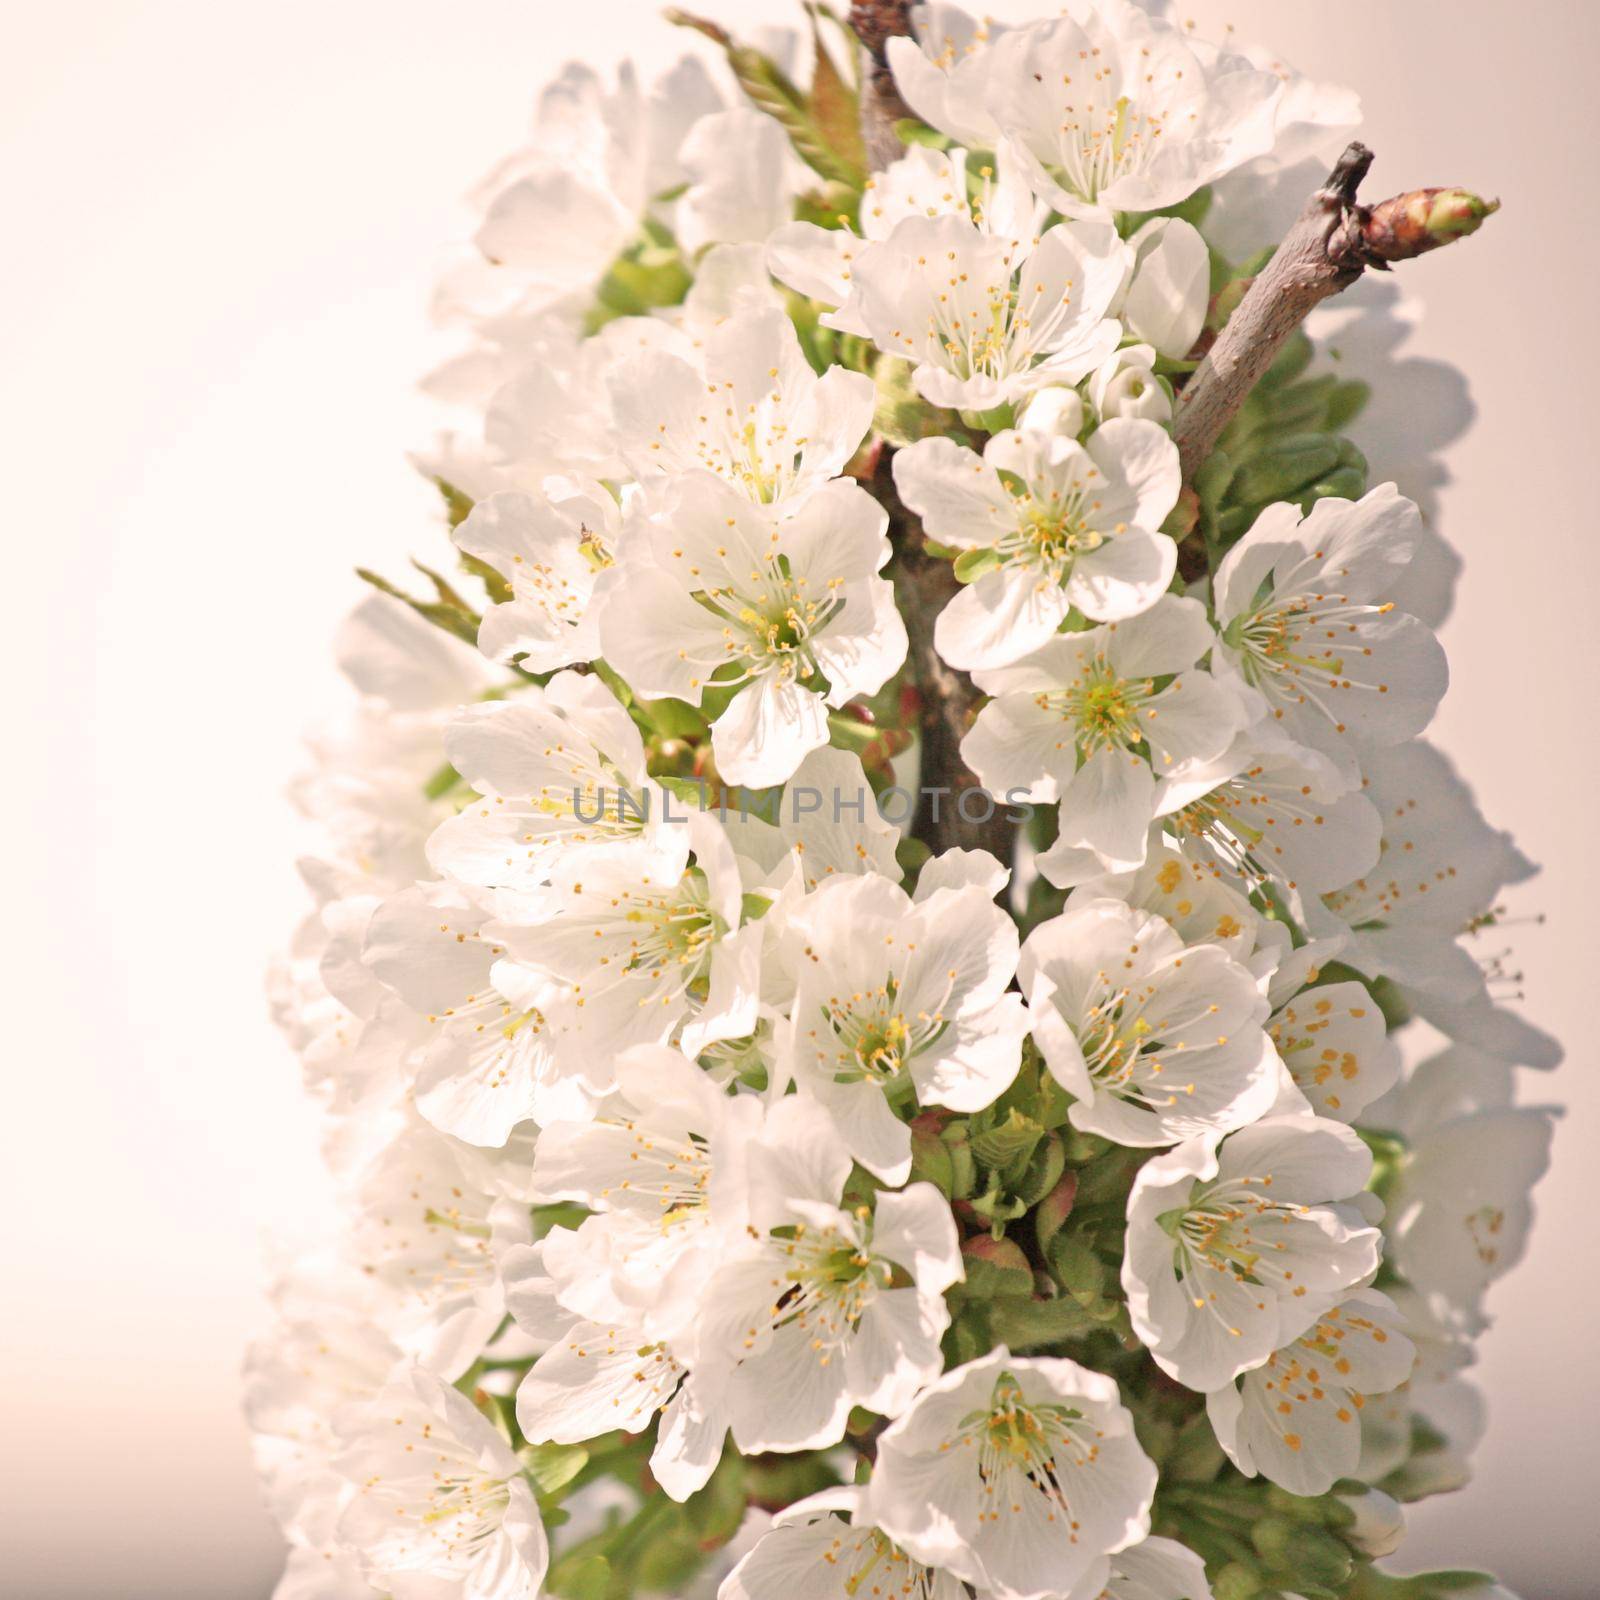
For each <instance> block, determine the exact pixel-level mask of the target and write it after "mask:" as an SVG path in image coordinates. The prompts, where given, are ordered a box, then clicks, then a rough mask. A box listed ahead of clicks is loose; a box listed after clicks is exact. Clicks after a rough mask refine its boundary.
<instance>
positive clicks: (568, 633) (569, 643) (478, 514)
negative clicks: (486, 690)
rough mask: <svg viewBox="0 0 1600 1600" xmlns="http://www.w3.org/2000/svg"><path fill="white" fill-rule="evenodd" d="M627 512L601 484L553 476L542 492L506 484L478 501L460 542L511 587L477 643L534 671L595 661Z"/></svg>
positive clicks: (488, 615) (490, 612)
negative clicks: (603, 598)
mask: <svg viewBox="0 0 1600 1600" xmlns="http://www.w3.org/2000/svg"><path fill="white" fill-rule="evenodd" d="M621 529H622V513H621V511H620V510H619V509H618V506H617V502H616V501H615V500H614V499H613V498H612V496H611V495H610V494H608V493H607V492H606V490H605V489H603V488H602V487H601V486H600V485H599V484H597V483H585V482H583V481H582V480H563V479H555V478H552V479H549V480H547V482H546V484H545V487H544V490H543V492H542V493H540V494H537V495H533V494H526V493H523V492H522V491H520V490H506V491H503V492H501V493H500V494H494V495H490V496H489V498H488V499H487V500H481V501H479V502H478V504H477V505H475V506H474V507H473V508H472V510H471V512H469V513H468V515H467V517H466V519H465V520H464V521H463V522H462V523H461V525H460V526H459V527H458V528H457V529H456V530H455V535H454V537H455V541H456V544H457V545H458V546H459V547H460V548H461V549H462V550H464V551H466V553H467V554H468V555H470V556H475V557H477V559H478V560H480V561H484V562H487V563H488V564H489V565H490V566H491V567H493V568H494V569H495V571H497V572H498V573H499V574H500V576H501V577H502V578H504V579H505V580H506V582H507V584H509V585H510V588H511V598H510V599H509V600H504V601H501V602H498V603H496V604H494V605H491V606H489V607H488V609H487V610H486V611H485V612H484V615H483V622H482V625H481V626H480V627H479V630H478V647H479V648H480V649H481V650H482V651H483V653H484V654H485V655H486V656H488V657H489V658H490V659H491V660H493V661H510V660H513V659H514V658H518V657H520V658H521V662H522V665H523V666H524V667H525V668H526V669H527V670H528V671H529V672H550V671H553V670H554V669H555V668H557V667H567V666H571V665H572V664H573V663H574V662H576V661H590V660H592V659H593V658H594V657H595V656H596V655H598V654H599V652H600V615H599V597H600V595H601V594H602V593H603V592H604V587H605V584H606V583H607V581H608V578H607V574H608V573H609V572H610V571H611V570H612V564H613V562H614V561H615V559H616V548H617V540H618V538H619V537H620V534H621Z"/></svg>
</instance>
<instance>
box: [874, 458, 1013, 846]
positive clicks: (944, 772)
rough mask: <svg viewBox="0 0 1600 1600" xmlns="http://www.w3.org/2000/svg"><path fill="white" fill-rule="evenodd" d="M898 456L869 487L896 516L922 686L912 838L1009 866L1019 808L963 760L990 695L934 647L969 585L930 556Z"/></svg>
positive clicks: (914, 673) (915, 676)
mask: <svg viewBox="0 0 1600 1600" xmlns="http://www.w3.org/2000/svg"><path fill="white" fill-rule="evenodd" d="M893 454H894V452H893V451H892V450H891V449H889V448H888V446H885V447H884V448H883V450H882V451H881V453H880V454H879V457H878V460H877V464H876V467H875V469H874V472H873V476H872V478H871V480H870V482H869V484H868V487H869V488H870V489H871V490H872V493H873V495H874V496H875V497H876V498H877V500H878V501H879V503H880V504H881V505H883V506H884V508H885V509H886V510H887V511H888V513H889V529H890V538H891V539H892V541H893V543H894V551H895V554H894V562H893V565H892V566H891V567H890V569H889V576H890V578H891V579H892V580H893V582H894V593H895V600H896V602H897V603H898V605H899V607H900V615H901V616H902V617H903V618H904V620H905V625H906V640H907V650H906V660H907V664H908V665H909V667H910V669H911V677H912V681H913V682H914V684H915V686H916V691H917V710H916V716H917V731H918V734H919V738H920V751H921V759H920V764H919V771H920V777H919V780H918V782H919V788H920V793H919V795H918V797H917V809H916V814H915V817H914V819H913V822H912V829H911V831H912V836H913V837H914V838H917V839H920V840H921V841H922V842H923V843H924V844H926V845H927V846H928V848H929V849H930V850H932V851H933V852H934V853H935V854H936V855H937V854H938V853H939V852H941V851H944V850H951V849H957V848H964V849H968V850H988V851H990V852H991V853H992V854H994V855H996V856H998V857H999V858H1000V860H1001V861H1002V862H1004V863H1005V864H1006V865H1007V866H1009V865H1010V864H1011V857H1012V853H1013V851H1014V850H1015V847H1016V834H1017V828H1016V824H1015V822H1013V821H1012V820H1011V818H1010V812H1011V809H1012V808H1011V807H1009V806H1008V805H1006V803H1005V799H1004V797H1003V796H1000V795H991V794H989V793H988V791H987V790H985V789H984V788H983V786H982V785H981V784H980V783H979V782H978V779H977V777H976V775H975V774H974V773H973V772H972V771H971V769H970V768H969V767H968V766H967V764H966V763H965V762H964V761H963V760H962V759H961V741H962V739H963V737H965V735H966V732H967V729H968V728H969V727H971V725H972V716H973V712H974V709H975V707H976V706H977V703H978V701H979V700H980V699H981V698H982V696H981V695H980V694H979V692H978V689H977V687H976V685H974V683H973V681H972V679H971V678H969V677H968V676H967V674H966V673H964V672H958V671H957V670H956V669H955V668H954V667H952V666H950V665H949V664H948V663H947V662H945V661H944V659H943V658H942V657H941V656H940V654H939V652H938V651H937V650H936V649H935V648H934V645H933V625H934V622H935V620H936V619H937V618H938V615H939V613H940V612H941V611H943V610H944V608H945V607H946V606H947V605H949V603H950V602H951V600H952V599H954V598H955V596H956V594H957V593H958V592H959V590H960V587H961V586H960V585H959V584H958V583H957V582H956V579H955V569H954V567H953V566H952V565H951V563H950V562H949V561H948V560H947V559H946V558H944V557H943V556H936V555H930V554H929V552H928V549H927V546H926V543H925V541H924V538H923V533H922V524H921V522H919V521H918V519H917V517H916V515H915V514H914V513H913V512H911V511H909V510H908V509H907V508H906V507H905V506H904V505H903V504H902V503H901V501H900V497H899V495H898V494H897V493H896V492H895V485H894V477H893V474H892V473H891V471H890V462H891V460H892V458H893Z"/></svg>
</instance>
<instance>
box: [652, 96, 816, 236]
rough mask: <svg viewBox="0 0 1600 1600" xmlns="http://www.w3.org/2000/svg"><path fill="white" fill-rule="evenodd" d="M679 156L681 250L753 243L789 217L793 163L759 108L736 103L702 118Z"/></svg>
mask: <svg viewBox="0 0 1600 1600" xmlns="http://www.w3.org/2000/svg"><path fill="white" fill-rule="evenodd" d="M679 160H680V161H681V162H682V163H683V166H684V169H685V171H686V172H687V174H688V180H689V181H688V187H687V188H686V189H685V191H684V193H683V196H682V198H681V199H679V201H678V207H677V218H676V221H677V234H678V240H679V242H680V243H681V244H682V246H683V248H684V249H685V250H686V251H689V252H691V253H692V252H694V251H696V250H699V249H701V248H703V247H704V246H705V245H708V244H716V243H731V244H745V243H760V242H761V241H763V240H764V239H765V238H766V237H767V235H768V234H769V233H771V232H772V230H773V229H774V228H776V227H777V226H778V224H779V223H780V222H785V221H787V220H788V217H789V213H790V207H791V204H792V202H793V199H794V196H795V193H796V192H797V190H798V189H799V187H800V185H799V182H798V170H797V169H798V168H799V165H800V164H799V162H798V161H797V160H796V159H795V156H794V153H793V151H792V150H791V149H790V147H789V140H788V137H787V136H786V135H785V133H784V131H783V129H782V128H780V127H779V126H778V124H777V123H776V122H774V121H773V119H772V118H771V117H769V116H766V115H764V114H763V113H762V112H760V111H757V110H755V109H753V108H752V107H750V106H745V105H739V106H735V107H734V108H733V109H732V110H731V111H717V112H713V113H712V114H711V115H709V116H705V117H702V118H701V119H700V120H699V121H698V122H696V123H695V125H694V126H693V127H692V128H691V129H690V130H689V135H688V137H687V138H686V139H685V140H684V142H683V148H682V150H681V151H680V152H679Z"/></svg>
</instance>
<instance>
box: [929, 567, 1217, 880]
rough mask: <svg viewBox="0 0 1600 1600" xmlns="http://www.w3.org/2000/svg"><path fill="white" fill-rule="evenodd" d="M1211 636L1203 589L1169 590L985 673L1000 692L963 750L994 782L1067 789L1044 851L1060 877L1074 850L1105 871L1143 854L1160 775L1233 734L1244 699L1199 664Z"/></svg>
mask: <svg viewBox="0 0 1600 1600" xmlns="http://www.w3.org/2000/svg"><path fill="white" fill-rule="evenodd" d="M1213 642H1214V635H1213V634H1212V632H1211V627H1210V624H1209V623H1208V622H1207V621H1206V615H1205V608H1204V607H1203V606H1202V605H1201V604H1200V603H1199V602H1198V601H1196V600H1187V599H1179V598H1177V597H1175V596H1163V597H1162V598H1161V599H1160V600H1158V601H1157V602H1156V604H1155V605H1154V606H1152V607H1151V608H1150V609H1149V610H1148V611H1144V612H1141V613H1140V614H1139V615H1138V616H1135V617H1132V618H1130V619H1129V620H1127V621H1124V622H1113V623H1108V624H1106V625H1105V626H1103V627H1099V628H1090V629H1088V630H1087V631H1085V632H1082V633H1066V634H1061V635H1059V636H1057V637H1054V638H1051V639H1050V640H1049V641H1048V642H1047V643H1045V644H1044V645H1042V646H1040V648H1039V649H1037V650H1035V651H1034V652H1033V653H1032V654H1031V655H1028V656H1025V657H1023V658H1022V659H1021V660H1020V661H1017V662H1015V663H1014V664H1012V665H1009V666H1004V667H989V668H986V669H982V670H980V671H979V672H977V673H976V674H975V679H976V682H977V684H978V686H979V688H981V689H983V690H984V691H985V693H987V694H990V695H992V696H993V697H994V698H993V699H992V700H991V701H990V703H989V704H988V705H986V706H985V707H984V708H983V710H982V711H981V712H979V714H978V720H977V722H976V723H975V724H974V725H973V728H972V731H971V732H970V733H969V734H968V735H967V737H966V738H965V739H964V740H963V741H962V745H961V753H962V756H963V758H964V759H965V760H966V762H967V765H968V766H970V767H971V768H972V770H973V771H974V772H976V773H977V774H978V776H979V777H980V778H981V779H982V780H983V782H984V783H985V784H986V785H987V786H988V788H989V789H990V790H991V791H992V792H993V793H995V794H1013V793H1022V794H1026V795H1027V797H1028V798H1029V799H1030V800H1034V801H1041V802H1044V801H1051V800H1059V802H1060V808H1061V811H1060V818H1061V822H1060V832H1059V835H1058V838H1057V843H1056V845H1055V846H1054V847H1053V849H1052V851H1051V852H1050V853H1047V854H1046V855H1045V856H1043V857H1042V858H1041V860H1040V863H1039V866H1040V870H1041V871H1042V872H1043V873H1044V874H1045V875H1046V876H1047V877H1049V878H1051V880H1052V881H1056V880H1057V876H1058V875H1057V874H1056V873H1055V872H1054V871H1053V866H1054V863H1055V861H1056V860H1057V859H1060V858H1062V857H1066V859H1068V860H1070V859H1072V858H1071V857H1069V856H1068V855H1067V853H1068V852H1070V851H1074V850H1080V851H1085V852H1089V853H1092V855H1093V857H1094V858H1095V859H1096V860H1097V861H1098V862H1099V863H1100V868H1099V870H1101V871H1118V870H1122V869H1124V868H1127V867H1133V866H1137V865H1138V864H1139V863H1140V862H1141V861H1143V859H1144V855H1145V849H1146V841H1147V834H1148V832H1149V827H1150V823H1151V821H1152V820H1153V818H1154V816H1155V806H1156V783H1157V779H1158V777H1166V776H1167V775H1168V774H1170V773H1173V772H1179V771H1182V770H1184V767H1185V764H1186V763H1190V762H1202V761H1209V760H1211V759H1213V758H1214V757H1216V756H1217V755H1220V754H1221V752H1222V751H1223V750H1225V749H1227V747H1228V746H1229V745H1230V744H1231V743H1232V742H1233V738H1234V735H1235V734H1236V733H1237V732H1238V731H1239V729H1240V727H1241V726H1242V724H1243V723H1244V721H1245V716H1246V713H1245V710H1244V704H1243V702H1242V701H1241V699H1240V698H1239V697H1238V696H1237V695H1235V694H1233V693H1231V692H1229V691H1228V690H1226V689H1224V688H1223V687H1222V686H1221V685H1219V684H1218V683H1217V682H1216V681H1215V680H1214V679H1213V678H1211V676H1210V675H1209V674H1207V673H1205V672H1203V671H1197V670H1195V667H1196V663H1197V662H1198V661H1199V660H1200V658H1201V657H1203V656H1204V655H1205V654H1206V653H1207V652H1208V651H1209V650H1210V649H1211V648H1212V644H1213ZM1147 751H1148V754H1146V752H1147Z"/></svg>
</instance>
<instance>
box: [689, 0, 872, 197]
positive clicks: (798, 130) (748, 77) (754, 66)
mask: <svg viewBox="0 0 1600 1600" xmlns="http://www.w3.org/2000/svg"><path fill="white" fill-rule="evenodd" d="M666 18H667V21H668V22H671V23H675V24H677V26H679V27H680V28H693V29H694V30H695V31H696V32H697V33H703V34H704V35H705V36H706V37H707V38H708V39H711V40H713V41H714V42H715V43H716V44H718V45H720V46H721V48H722V51H723V54H724V55H725V56H726V57H727V61H728V67H729V70H730V71H731V72H732V73H733V77H734V81H735V82H736V83H737V84H738V85H739V87H740V88H741V89H742V90H743V91H744V93H745V97H746V98H747V99H748V100H749V101H750V103H751V104H752V105H753V106H754V107H755V108H756V109H757V110H758V111H764V112H766V114H767V115H768V116H769V117H771V118H772V119H773V120H774V121H775V122H776V123H777V124H778V125H779V126H780V127H781V128H782V129H783V130H784V132H785V133H787V134H788V135H789V142H790V144H792V145H793V146H794V148H795V153H796V154H797V155H798V156H799V157H800V159H801V160H802V161H804V162H805V163H806V165H807V166H809V167H810V168H811V169H812V171H813V172H815V173H817V174H818V175H819V176H820V177H823V178H827V179H828V180H829V181H830V182H833V183H843V184H846V185H848V186H849V187H850V188H851V189H852V190H859V189H860V188H861V186H862V184H863V183H865V182H866V170H865V163H864V162H862V161H860V160H855V159H852V158H851V156H850V154H849V153H848V152H847V151H841V150H839V149H836V148H835V146H834V144H833V143H832V140H831V138H830V136H829V134H828V133H827V132H825V131H824V129H823V127H822V126H821V124H820V122H819V120H818V117H817V113H816V110H815V107H814V105H813V103H812V102H811V101H810V100H809V99H808V98H807V97H806V96H805V95H804V94H802V93H801V91H800V90H799V89H797V88H796V87H795V85H794V84H793V83H792V82H791V81H790V79H789V77H788V75H787V74H786V73H785V72H784V70H783V68H782V67H780V66H779V65H778V64H777V62H776V61H774V60H773V59H772V58H771V57H770V56H767V55H763V54H762V53H761V51H759V50H757V49H754V48H753V47H752V46H750V45H743V44H740V43H738V41H737V40H735V39H734V38H733V37H732V35H730V34H729V33H728V32H727V30H726V29H724V28H720V27H718V26H717V24H716V23H714V22H708V21H707V20H706V19H705V18H704V17H696V16H691V15H690V14H689V13H688V12H685V11H679V10H677V9H676V8H674V9H672V10H669V11H668V12H667V13H666ZM857 137H858V138H859V134H858V136H857Z"/></svg>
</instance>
